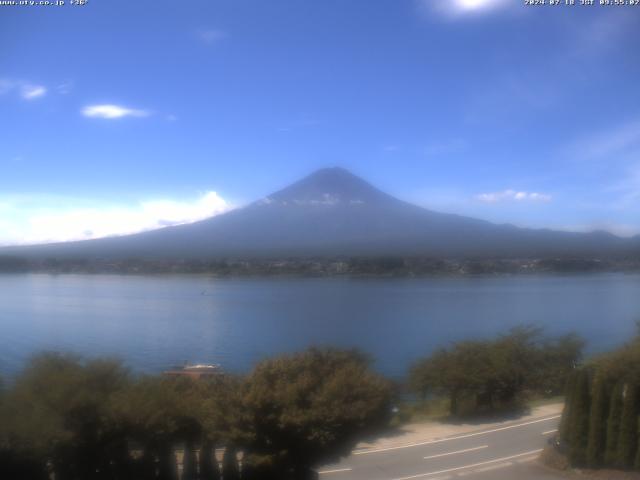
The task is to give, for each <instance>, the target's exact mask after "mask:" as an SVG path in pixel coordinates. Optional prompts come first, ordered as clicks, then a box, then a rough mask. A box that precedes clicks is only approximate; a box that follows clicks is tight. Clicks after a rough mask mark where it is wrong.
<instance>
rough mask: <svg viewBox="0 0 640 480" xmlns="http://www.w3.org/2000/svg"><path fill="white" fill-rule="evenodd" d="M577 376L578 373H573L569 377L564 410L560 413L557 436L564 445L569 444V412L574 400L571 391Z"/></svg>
mask: <svg viewBox="0 0 640 480" xmlns="http://www.w3.org/2000/svg"><path fill="white" fill-rule="evenodd" d="M577 375H578V372H573V373H572V374H571V375H570V376H569V379H568V380H567V385H566V387H565V395H564V410H563V411H562V418H561V419H560V427H559V429H558V436H559V437H560V440H561V441H562V442H564V443H568V442H569V426H570V425H571V412H572V411H573V409H572V408H571V407H572V405H571V404H572V402H573V398H574V395H573V389H574V388H575V384H576V377H577Z"/></svg>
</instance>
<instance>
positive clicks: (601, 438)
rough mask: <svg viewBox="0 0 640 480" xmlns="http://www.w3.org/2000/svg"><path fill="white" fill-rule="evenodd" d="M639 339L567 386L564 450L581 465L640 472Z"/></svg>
mask: <svg viewBox="0 0 640 480" xmlns="http://www.w3.org/2000/svg"><path fill="white" fill-rule="evenodd" d="M639 430H640V336H638V337H636V338H635V339H634V340H632V341H631V342H630V343H629V344H627V345H625V346H623V347H622V348H620V349H618V350H616V351H614V352H612V353H608V354H605V355H603V356H601V357H599V358H596V359H594V360H593V361H591V362H589V363H587V364H586V365H584V366H583V367H582V368H580V369H579V370H577V371H576V372H575V373H574V374H573V375H571V377H570V379H569V381H568V383H567V394H566V402H565V410H564V412H563V416H562V420H561V423H560V431H559V445H558V447H559V448H560V450H562V451H564V452H565V453H566V454H567V456H568V458H569V461H570V463H571V464H572V465H573V466H577V467H590V468H604V467H610V468H620V469H627V470H631V469H633V470H640V432H639Z"/></svg>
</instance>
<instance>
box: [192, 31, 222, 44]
mask: <svg viewBox="0 0 640 480" xmlns="http://www.w3.org/2000/svg"><path fill="white" fill-rule="evenodd" d="M197 35H198V38H199V39H200V40H202V42H204V43H206V44H207V45H213V44H215V43H218V42H219V41H220V40H222V39H224V38H226V37H227V33H226V32H224V31H222V30H219V29H217V28H210V29H202V30H198V31H197Z"/></svg>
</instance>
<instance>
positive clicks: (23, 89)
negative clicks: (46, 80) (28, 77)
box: [0, 78, 47, 100]
mask: <svg viewBox="0 0 640 480" xmlns="http://www.w3.org/2000/svg"><path fill="white" fill-rule="evenodd" d="M12 93H13V94H17V95H19V96H20V97H21V98H23V99H24V100H35V99H37V98H42V97H44V96H45V95H46V94H47V87H45V86H44V85H39V84H36V83H31V82H25V81H22V80H13V79H11V78H0V95H7V94H12Z"/></svg>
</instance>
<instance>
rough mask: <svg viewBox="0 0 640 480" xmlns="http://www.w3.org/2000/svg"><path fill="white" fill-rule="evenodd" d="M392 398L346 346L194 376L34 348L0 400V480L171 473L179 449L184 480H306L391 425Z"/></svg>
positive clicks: (120, 479) (139, 479)
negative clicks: (141, 371)
mask: <svg viewBox="0 0 640 480" xmlns="http://www.w3.org/2000/svg"><path fill="white" fill-rule="evenodd" d="M391 401H392V389H391V385H390V384H389V382H388V381H387V380H385V379H384V378H382V377H380V376H379V375H377V374H375V373H373V372H372V371H371V370H370V368H369V361H368V359H367V358H366V357H365V356H363V355H362V354H361V353H359V352H356V351H350V350H337V349H316V348H314V349H310V350H308V351H305V352H302V353H298V354H293V355H285V356H280V357H277V358H273V359H268V360H265V361H263V362H260V363H259V364H258V365H257V366H256V367H255V368H254V370H253V371H252V372H251V373H249V374H248V375H247V376H246V377H244V378H240V377H233V376H229V375H221V376H217V377H214V378H208V379H201V380H197V381H196V380H192V379H189V378H183V377H178V378H170V377H162V376H145V377H134V376H132V374H131V373H130V372H129V371H128V370H127V369H126V368H124V367H123V365H122V364H121V363H120V362H118V361H113V360H106V359H97V360H89V361H87V360H83V359H80V358H77V357H74V356H70V355H61V354H52V353H47V354H41V355H38V356H36V357H34V358H33V359H32V360H31V361H30V363H29V365H28V366H27V368H26V369H25V370H24V372H23V373H22V374H21V375H20V376H19V378H17V379H16V381H15V383H14V384H12V385H11V386H6V388H5V390H4V392H3V393H2V395H1V396H0V478H7V479H9V478H12V479H18V478H19V479H21V480H31V479H33V480H41V479H42V480H44V479H49V478H52V474H53V475H55V479H56V480H90V479H96V480H98V479H100V480H102V479H105V480H106V479H113V480H116V479H117V480H128V479H131V480H134V479H135V480H147V479H149V480H151V479H154V480H173V479H176V478H178V463H177V461H176V452H178V453H179V454H180V455H181V456H182V461H181V462H180V464H181V466H182V472H181V478H182V479H184V480H197V479H202V480H214V479H219V478H221V475H222V476H223V478H224V480H238V479H243V480H247V479H257V478H259V479H274V480H275V479H278V480H280V479H288V478H289V479H306V478H313V477H314V472H313V470H312V467H313V466H315V465H317V464H319V463H320V462H328V461H332V460H336V459H338V458H339V457H341V456H343V455H346V454H348V453H349V452H350V451H351V449H352V448H353V447H354V445H355V443H356V442H357V441H358V439H360V438H361V437H362V435H365V434H366V433H367V432H369V431H371V430H372V429H375V428H376V427H378V426H381V425H386V424H387V422H388V419H389V416H390V413H391ZM221 447H224V457H223V459H222V462H218V460H217V459H216V449H220V448H221ZM239 452H242V453H244V455H243V456H242V457H241V456H240V455H238V453H239ZM218 453H219V450H218ZM240 460H241V461H240Z"/></svg>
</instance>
